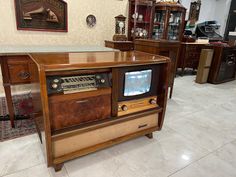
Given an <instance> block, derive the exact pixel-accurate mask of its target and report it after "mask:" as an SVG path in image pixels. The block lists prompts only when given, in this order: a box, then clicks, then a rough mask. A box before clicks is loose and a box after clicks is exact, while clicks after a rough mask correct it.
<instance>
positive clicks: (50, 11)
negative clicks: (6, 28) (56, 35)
mask: <svg viewBox="0 0 236 177" xmlns="http://www.w3.org/2000/svg"><path fill="white" fill-rule="evenodd" d="M15 10H16V22H17V29H18V30H33V31H55V32H67V31H68V22H67V3H66V2H65V1H63V0H38V1H35V0H27V1H24V0H15Z"/></svg>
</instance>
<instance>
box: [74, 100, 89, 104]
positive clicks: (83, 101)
mask: <svg viewBox="0 0 236 177" xmlns="http://www.w3.org/2000/svg"><path fill="white" fill-rule="evenodd" d="M88 101H89V100H81V101H76V103H77V104H80V103H86V102H88Z"/></svg>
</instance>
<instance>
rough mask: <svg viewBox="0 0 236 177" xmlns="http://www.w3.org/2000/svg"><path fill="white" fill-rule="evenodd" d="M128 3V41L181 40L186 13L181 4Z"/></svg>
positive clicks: (131, 0) (132, 1)
mask: <svg viewBox="0 0 236 177" xmlns="http://www.w3.org/2000/svg"><path fill="white" fill-rule="evenodd" d="M129 2H130V3H129V5H130V7H129V29H128V30H129V31H128V38H129V40H134V39H137V38H143V39H154V40H162V39H164V40H174V41H180V40H181V38H182V35H183V30H184V22H185V13H186V9H185V7H183V6H182V5H181V4H179V3H166V2H158V3H156V2H155V1H143V0H142V1H141V0H136V1H135V0H130V1H129Z"/></svg>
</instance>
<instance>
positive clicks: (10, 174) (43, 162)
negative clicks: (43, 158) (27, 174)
mask: <svg viewBox="0 0 236 177" xmlns="http://www.w3.org/2000/svg"><path fill="white" fill-rule="evenodd" d="M42 164H44V162H41V163H38V164H36V165H33V166H31V167H27V168H24V169H20V170H17V171H15V172H13V173H8V174H5V175H3V176H0V177H4V176H8V175H12V174H15V173H19V172H22V171H25V170H28V169H30V168H34V167H36V166H39V165H42Z"/></svg>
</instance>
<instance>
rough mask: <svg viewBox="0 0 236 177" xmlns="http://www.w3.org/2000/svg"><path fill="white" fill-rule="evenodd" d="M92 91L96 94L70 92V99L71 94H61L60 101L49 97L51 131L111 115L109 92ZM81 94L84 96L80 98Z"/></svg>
mask: <svg viewBox="0 0 236 177" xmlns="http://www.w3.org/2000/svg"><path fill="white" fill-rule="evenodd" d="M93 92H94V93H95V94H96V95H93V96H91V95H89V94H86V93H88V92H83V93H77V94H71V95H74V96H73V98H72V99H71V95H69V96H68V97H67V95H61V97H64V100H62V101H56V102H53V99H51V100H50V99H49V110H50V118H51V129H52V131H55V130H60V129H63V128H67V127H71V126H76V125H79V124H82V123H88V122H92V121H96V120H102V119H106V118H109V117H111V93H106V94H101V93H100V92H99V90H98V91H93ZM81 94H82V95H85V97H83V98H81V97H80V95H81ZM86 95H87V96H86ZM67 98H68V99H67Z"/></svg>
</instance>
